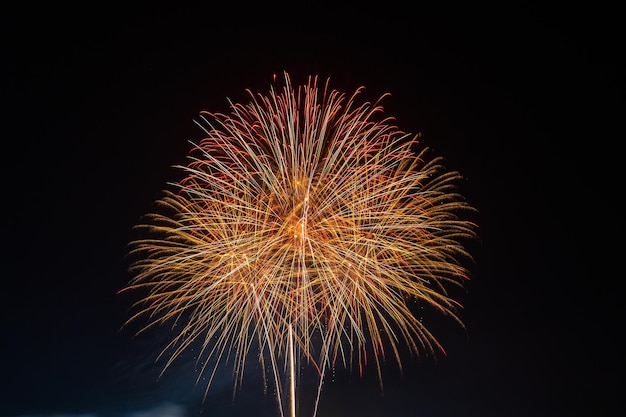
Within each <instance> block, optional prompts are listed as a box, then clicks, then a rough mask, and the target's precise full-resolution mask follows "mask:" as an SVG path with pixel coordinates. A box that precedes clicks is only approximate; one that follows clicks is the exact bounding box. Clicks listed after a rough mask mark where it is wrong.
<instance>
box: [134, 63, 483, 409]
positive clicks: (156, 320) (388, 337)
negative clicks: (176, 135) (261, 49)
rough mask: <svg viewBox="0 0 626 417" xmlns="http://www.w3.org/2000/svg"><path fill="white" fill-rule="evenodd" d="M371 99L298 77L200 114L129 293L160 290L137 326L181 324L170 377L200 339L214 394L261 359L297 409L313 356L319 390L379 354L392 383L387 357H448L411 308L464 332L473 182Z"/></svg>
mask: <svg viewBox="0 0 626 417" xmlns="http://www.w3.org/2000/svg"><path fill="white" fill-rule="evenodd" d="M360 93H361V90H360V89H359V90H357V91H356V92H355V93H354V94H353V95H351V96H346V95H344V94H342V93H340V92H338V91H336V90H333V89H330V88H329V83H328V81H327V82H326V83H325V84H324V85H323V87H320V86H318V80H317V78H310V79H309V80H308V83H307V84H306V85H302V86H300V87H298V88H297V89H294V88H292V85H291V83H290V80H289V77H288V75H287V74H285V83H284V86H283V88H282V89H281V90H276V88H275V87H272V88H271V90H270V93H269V94H268V95H261V94H255V93H253V92H249V94H250V101H249V102H248V103H247V104H231V107H230V112H229V113H228V114H221V113H207V112H202V113H201V114H200V117H199V120H198V121H197V124H198V125H199V126H200V127H201V128H202V129H203V131H204V133H205V134H206V136H205V138H204V139H202V140H201V141H200V142H199V143H197V144H194V145H193V149H192V151H191V152H190V155H189V162H188V164H186V165H185V166H180V167H178V168H180V170H182V171H181V172H182V173H183V176H182V180H180V181H179V182H177V183H175V184H171V187H170V189H168V190H166V191H164V195H163V197H162V198H161V199H160V200H159V201H158V202H157V203H158V206H157V207H158V209H156V210H155V211H154V213H152V214H149V215H147V216H146V217H145V219H144V221H143V222H142V224H140V225H139V226H137V227H138V228H139V229H140V232H141V236H142V237H141V238H139V239H137V240H135V241H133V242H131V245H130V250H129V253H130V256H131V257H132V258H133V262H132V264H131V273H132V274H133V277H132V279H131V282H130V284H129V286H128V287H127V288H126V289H143V290H144V291H145V296H144V297H143V298H141V300H140V301H139V302H138V303H137V304H136V305H135V307H136V311H135V313H134V315H133V316H132V317H131V318H130V319H129V322H131V321H134V320H136V319H138V318H140V317H147V318H148V324H147V325H145V327H143V330H146V329H149V328H151V327H154V326H157V325H162V324H165V323H170V324H171V323H177V327H176V329H177V331H176V332H174V333H173V336H172V339H171V342H170V343H169V344H168V346H167V347H166V349H165V350H164V352H166V351H167V352H169V357H168V358H167V359H165V366H164V368H165V369H166V368H167V367H168V366H170V365H171V363H172V362H173V361H174V360H175V359H176V358H177V357H178V356H180V354H181V353H182V352H183V351H185V350H186V349H187V348H189V347H190V345H192V344H195V343H201V345H202V353H201V354H200V356H201V357H202V358H203V363H204V367H203V369H202V374H204V375H207V376H208V380H209V382H208V384H207V388H206V389H207V390H208V389H209V386H210V384H211V380H212V379H213V376H214V374H215V370H216V369H217V367H218V365H219V364H220V363H223V362H228V361H230V360H232V361H233V364H234V365H233V366H234V371H235V374H236V375H238V377H237V378H236V384H237V383H240V382H241V378H243V374H244V368H245V366H246V364H247V362H246V360H247V359H248V358H249V356H250V355H251V354H254V355H255V356H257V357H258V359H259V360H260V361H261V362H262V364H263V367H264V368H265V367H266V366H267V367H268V368H269V369H271V370H272V371H271V375H270V377H271V378H272V379H273V382H274V383H275V385H276V389H277V392H278V395H277V397H278V401H279V409H280V412H281V415H284V414H285V411H284V410H285V404H286V400H285V398H283V397H286V393H287V392H288V387H287V386H286V384H285V383H283V381H284V379H283V378H282V376H283V375H285V374H289V373H290V375H291V377H290V378H288V380H290V384H291V385H290V387H289V389H290V391H289V392H290V395H291V396H292V397H293V395H294V386H293V385H294V384H295V382H294V379H295V376H294V373H293V369H294V367H297V366H299V365H298V363H299V361H305V362H306V363H308V364H310V365H312V366H313V367H314V368H315V369H316V370H317V372H318V374H319V377H320V383H319V387H320V388H321V386H322V382H323V379H324V373H325V370H327V369H329V368H330V367H333V366H335V365H336V363H341V364H343V365H345V366H346V367H352V366H357V367H358V368H360V369H362V368H363V367H364V366H365V365H366V360H367V358H372V359H373V362H374V365H375V367H376V369H377V370H378V374H379V377H380V378H381V380H382V376H381V361H382V360H383V359H384V358H385V357H386V356H391V357H394V358H395V359H396V360H397V363H398V365H400V364H401V354H400V351H401V348H402V347H408V349H409V350H410V351H412V352H414V353H418V354H419V353H421V352H424V351H427V352H433V353H434V351H436V350H439V349H441V346H440V345H439V343H438V342H437V340H436V338H435V337H434V335H433V334H431V332H429V330H428V329H427V328H426V327H425V326H424V325H423V324H422V323H421V322H420V320H419V318H418V317H416V316H415V315H414V314H413V311H412V309H411V305H413V304H415V303H418V304H422V305H429V306H434V307H436V308H437V309H438V310H439V311H441V312H442V313H443V314H445V315H447V316H450V317H452V318H453V319H455V320H456V321H458V322H459V323H461V324H462V322H461V320H460V318H459V316H458V314H457V311H458V305H457V303H456V302H455V301H454V299H453V298H451V296H449V295H448V294H449V292H448V291H449V289H450V287H451V286H463V284H464V282H465V281H466V279H467V272H466V269H465V268H464V267H463V262H464V259H471V257H470V254H468V253H467V251H466V249H465V247H464V245H463V243H464V242H465V241H466V240H468V239H473V238H475V227H474V225H473V224H472V223H471V222H469V221H468V220H466V216H465V215H466V214H467V213H468V212H471V211H472V208H471V207H470V206H469V205H468V204H467V203H466V202H465V201H464V199H463V198H462V196H460V195H459V194H458V193H457V192H456V191H455V190H456V189H457V187H456V186H457V182H458V180H459V179H460V178H461V177H460V174H459V173H458V172H453V171H447V170H446V169H445V168H444V166H443V165H442V160H441V159H440V158H427V151H428V150H427V149H423V150H421V151H418V152H416V149H419V144H418V136H411V135H409V134H406V133H404V132H402V131H400V130H398V128H397V127H396V126H395V123H394V120H393V119H392V118H389V117H385V115H384V112H383V108H382V107H381V105H380V100H378V101H377V102H375V103H373V104H372V103H368V102H364V103H362V104H358V103H357V99H358V97H359V95H360ZM383 97H384V96H383ZM383 97H381V99H382V98H383ZM209 363H211V364H212V365H211V366H210V367H209V368H207V364H209ZM319 393H320V389H318V392H317V399H319ZM317 403H318V401H317V400H316V403H315V411H314V413H313V414H314V415H315V413H316V410H317ZM292 404H293V402H292ZM291 414H292V415H293V414H295V405H292V406H291Z"/></svg>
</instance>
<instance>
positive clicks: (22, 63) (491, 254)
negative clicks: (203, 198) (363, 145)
mask: <svg viewBox="0 0 626 417" xmlns="http://www.w3.org/2000/svg"><path fill="white" fill-rule="evenodd" d="M18 4H19V5H18ZM99 7H101V8H99ZM372 7H373V6H372ZM568 7H571V6H568ZM2 9H3V10H2V12H0V16H1V17H0V19H1V26H2V31H3V33H2V61H3V62H4V64H3V69H4V75H3V77H2V89H1V91H0V94H1V95H2V99H3V100H2V101H3V106H4V108H3V112H2V137H3V142H2V143H3V152H2V155H3V161H2V170H3V176H2V177H3V178H4V182H3V187H2V189H3V194H4V197H3V203H2V210H3V216H2V219H3V227H2V230H3V237H4V250H3V251H2V254H3V260H2V278H3V279H2V294H3V302H2V303H1V307H0V309H1V312H2V314H1V315H0V317H1V318H2V319H1V323H2V331H1V333H0V335H1V336H0V338H1V339H0V340H1V345H0V377H1V381H2V385H3V386H2V389H0V416H22V415H34V414H37V415H52V414H59V413H76V414H78V413H92V415H130V413H131V412H134V411H136V410H140V409H141V410H143V409H146V408H147V407H149V405H155V404H156V405H158V404H160V403H161V402H171V403H173V404H175V406H173V407H174V411H170V412H168V411H163V409H162V413H161V415H176V416H180V415H184V416H194V415H197V413H198V408H199V407H198V406H197V401H198V398H197V392H196V393H195V394H192V393H190V391H191V390H192V388H193V381H191V380H192V379H193V378H195V377H194V376H191V377H189V373H186V372H185V369H186V368H185V366H189V365H188V364H187V365H185V363H183V364H181V365H180V366H179V367H178V368H176V369H174V370H173V372H172V373H171V374H170V375H169V376H168V377H166V378H165V379H164V380H163V381H161V382H160V383H154V378H156V373H155V372H156V371H155V369H156V368H155V367H153V366H151V365H150V360H151V359H152V358H153V356H151V355H153V354H154V349H152V348H153V347H154V346H152V345H151V344H150V342H149V341H147V340H137V341H130V340H129V339H130V337H129V335H128V334H126V333H124V332H122V333H117V331H118V329H119V328H120V326H121V324H122V323H123V321H124V319H125V318H126V316H127V311H126V310H127V308H128V307H129V301H130V300H129V299H127V298H124V297H122V296H117V295H116V291H117V290H119V289H120V288H122V287H123V286H124V285H125V284H126V282H127V280H128V279H129V276H128V274H127V272H126V264H125V261H124V258H123V257H124V250H125V245H126V243H127V242H128V240H129V238H130V236H131V231H130V229H131V227H132V226H133V225H134V224H135V223H136V222H137V221H138V220H139V218H140V216H141V215H142V214H144V213H145V212H146V211H148V210H149V209H150V207H151V203H152V201H153V200H154V199H155V198H156V197H158V196H159V195H160V194H159V192H160V190H161V189H162V188H163V187H164V186H165V183H166V182H167V181H169V180H171V179H173V175H174V171H173V169H172V168H171V166H172V165H174V164H178V163H183V162H184V158H185V155H186V153H187V151H188V143H187V140H190V139H198V138H199V137H200V135H201V132H200V131H199V129H198V128H197V127H196V126H195V125H194V123H193V119H194V118H195V117H196V116H197V114H198V112H199V111H200V110H203V109H207V110H211V111H226V110H227V104H228V103H227V98H231V99H232V100H233V101H235V102H236V101H240V100H243V99H245V98H246V94H245V92H244V90H245V89H246V88H251V89H253V90H255V91H259V92H262V93H266V92H267V91H268V89H269V85H270V83H271V78H272V74H274V73H280V72H281V71H283V70H286V71H288V72H289V73H290V74H291V76H292V79H293V80H294V81H295V82H298V83H301V82H305V80H306V77H307V76H308V75H319V76H320V77H322V79H325V78H327V77H330V78H331V85H332V86H333V87H335V88H337V89H339V90H342V91H345V92H347V93H350V92H352V91H353V90H354V89H355V88H357V87H359V86H361V85H364V86H365V87H366V92H365V96H366V98H370V99H375V98H377V97H378V96H379V95H381V94H382V93H385V92H390V93H391V97H390V98H388V99H387V101H386V102H385V103H384V104H385V108H386V110H387V112H388V113H389V114H392V115H394V116H396V118H397V122H398V125H399V126H400V127H401V128H402V129H404V130H406V131H411V132H422V134H423V142H424V144H426V145H428V146H432V147H433V148H434V150H435V151H436V153H437V154H439V155H442V156H444V157H445V158H446V159H447V161H448V164H449V166H451V167H452V168H455V169H458V170H460V171H461V172H462V173H463V174H464V175H465V176H466V178H467V179H468V181H467V184H466V187H467V190H466V195H467V198H468V200H469V201H470V202H472V203H473V204H474V205H475V206H476V207H477V208H478V210H479V213H480V215H479V217H480V218H479V224H480V227H481V229H480V233H481V239H482V240H481V245H480V247H477V248H476V260H477V263H476V267H475V268H474V276H473V279H472V281H471V282H470V284H469V285H468V292H467V294H466V295H464V296H463V300H462V302H463V304H464V305H465V309H464V311H463V313H462V314H463V317H464V318H465V321H466V324H467V332H463V331H462V330H460V329H458V328H457V327H455V325H454V324H453V323H447V324H445V325H442V326H441V327H440V328H439V329H438V330H439V331H440V334H441V335H442V336H441V337H442V340H443V342H444V344H445V347H446V348H447V351H448V356H447V357H445V358H440V360H439V362H438V363H437V364H432V363H430V362H428V361H426V362H425V363H423V364H412V365H411V366H409V369H408V370H407V373H406V375H405V376H404V377H403V378H398V377H397V376H395V374H394V373H393V372H392V371H390V372H389V380H388V385H387V389H386V393H385V396H384V397H382V396H381V395H380V393H379V392H378V391H377V385H376V384H375V383H372V382H371V381H372V380H373V377H374V374H373V373H371V375H370V376H369V377H367V378H366V379H365V380H361V381H359V380H358V378H355V377H351V378H350V377H348V376H344V377H343V379H342V378H338V380H337V382H336V383H334V384H327V385H326V388H325V391H324V393H323V394H322V404H324V406H325V407H326V408H324V409H323V411H324V412H325V414H320V417H321V415H328V416H332V415H342V416H352V415H354V416H357V415H358V416H367V415H389V416H396V415H397V416H411V417H412V416H416V417H417V416H419V417H431V416H432V417H474V416H481V417H491V416H493V417H496V416H497V417H502V416H532V417H537V416H555V415H563V416H565V415H567V416H574V415H576V416H578V415H580V416H603V415H619V414H620V411H621V413H624V411H625V405H624V400H623V393H622V387H620V383H621V384H623V369H621V368H622V366H621V360H622V359H621V353H622V349H623V344H622V343H621V342H620V341H619V339H620V338H621V337H622V332H623V322H622V321H621V315H622V303H620V299H621V297H620V295H621V293H620V291H621V290H620V285H619V284H620V283H619V281H620V280H621V279H622V278H623V272H622V269H621V268H620V269H618V268H617V259H619V258H618V256H620V255H621V253H619V252H621V251H619V248H620V243H615V240H617V241H618V242H619V241H620V240H621V239H622V236H623V223H624V221H623V217H622V216H621V212H620V213H618V204H617V200H618V199H619V198H620V197H621V196H620V193H619V189H620V188H618V187H617V179H618V174H617V172H618V169H617V167H618V166H619V165H618V164H619V163H620V161H618V152H619V151H618V150H617V149H616V146H617V145H618V144H619V142H620V141H621V140H623V138H624V135H623V126H622V125H620V122H623V120H624V114H625V113H624V84H623V75H624V68H623V66H622V65H621V64H620V63H619V55H620V53H621V50H622V49H623V45H622V44H621V43H620V41H619V35H623V34H622V31H623V30H622V29H620V28H619V25H618V24H621V22H619V21H618V19H617V12H616V10H611V9H605V10H602V9H600V8H599V7H598V8H597V9H594V10H586V9H583V8H574V9H558V10H557V9H549V10H546V9H545V8H542V7H538V6H537V7H536V6H530V5H521V4H517V5H516V4H515V3H513V4H511V5H509V6H507V7H506V8H505V7H503V6H500V8H495V9H494V8H491V7H490V8H487V7H480V6H474V5H472V6H471V7H470V6H467V7H464V8H460V9H459V8H458V7H452V6H447V7H441V8H428V9H426V8H420V7H415V9H408V8H405V7H400V6H397V5H394V2H383V3H381V4H377V5H376V8H371V9H369V8H366V7H364V6H363V5H359V6H355V7H347V6H346V7H337V6H323V5H321V4H319V3H311V4H310V5H307V6H301V8H300V6H298V7H296V6H293V5H292V6H290V7H286V6H284V5H282V4H280V3H267V4H259V5H257V6H255V7H252V8H250V7H248V6H243V5H240V4H235V5H233V6H232V7H223V6H222V7H212V6H206V5H204V6H195V7H191V6H189V7H183V6H169V7H166V6H155V5H153V4H150V5H149V6H146V7H139V6H131V7H128V6H125V7H114V6H111V5H110V4H103V5H102V6H97V5H93V4H92V3H86V4H85V5H84V6H81V5H79V6H72V7H69V6H58V5H48V6H45V7H40V6H34V5H25V4H22V3H21V2H3V6H2ZM618 271H619V272H618ZM257 388H258V387H254V386H253V387H252V388H251V389H252V390H253V391H254V392H256V391H255V390H256V389H257ZM229 389H230V387H228V388H222V391H220V387H218V388H217V389H216V394H215V396H212V397H211V399H212V400H211V401H209V403H208V405H206V406H205V409H204V413H203V415H209V416H214V415H220V416H221V415H235V414H240V415H244V414H245V415H253V414H255V413H256V414H258V415H261V414H260V413H261V411H260V409H263V410H265V408H267V410H269V411H268V413H269V414H268V415H277V412H275V410H274V408H273V403H272V400H271V399H263V398H262V396H260V397H256V396H255V395H256V394H250V395H249V396H248V394H242V395H241V396H240V397H238V398H239V400H236V401H235V403H234V404H233V405H231V402H230V391H229ZM222 392H224V393H225V394H223V395H222V397H225V398H226V400H224V401H222V400H220V398H222V397H220V395H221V394H220V393H222ZM221 401H222V402H221ZM265 403H270V404H269V405H267V404H265ZM260 404H265V405H264V407H265V408H262V407H261V405H260ZM176 407H182V408H183V411H181V408H176ZM212 407H213V408H212ZM107 413H109V414H107ZM115 413H117V414H115ZM176 413H178V414H176ZM333 413H336V414H333Z"/></svg>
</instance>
